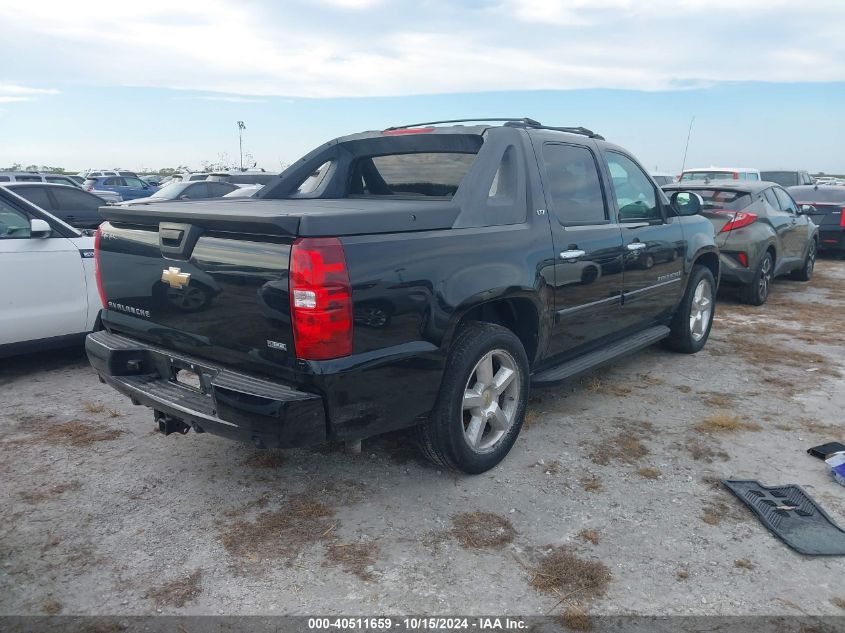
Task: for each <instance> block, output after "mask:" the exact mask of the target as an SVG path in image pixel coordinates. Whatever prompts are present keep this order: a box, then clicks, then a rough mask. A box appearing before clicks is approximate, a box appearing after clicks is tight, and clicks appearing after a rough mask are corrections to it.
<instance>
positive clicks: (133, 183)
mask: <svg viewBox="0 0 845 633" xmlns="http://www.w3.org/2000/svg"><path fill="white" fill-rule="evenodd" d="M83 187H84V189H85V190H86V191H90V192H91V193H93V192H94V191H98V190H105V191H113V192H114V193H116V194H118V195H120V197H121V198H122V199H123V200H134V199H135V198H147V197H149V196H150V195H152V194H153V193H155V192H156V191H158V188H157V187H153V186H151V185H148V184H147V183H145V182H144V181H143V180H141V179H140V178H137V177H132V176H98V177H96V178H88V179H87V180H86V181H85V184H84V185H83Z"/></svg>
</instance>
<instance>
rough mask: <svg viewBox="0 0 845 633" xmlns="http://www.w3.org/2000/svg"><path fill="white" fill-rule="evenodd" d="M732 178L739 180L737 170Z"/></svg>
mask: <svg viewBox="0 0 845 633" xmlns="http://www.w3.org/2000/svg"><path fill="white" fill-rule="evenodd" d="M734 180H739V172H736V171H735V172H734Z"/></svg>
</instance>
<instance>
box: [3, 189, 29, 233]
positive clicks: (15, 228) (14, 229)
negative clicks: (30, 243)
mask: <svg viewBox="0 0 845 633" xmlns="http://www.w3.org/2000/svg"><path fill="white" fill-rule="evenodd" d="M29 233H30V229H29V218H28V217H26V216H25V215H24V214H23V213H21V212H20V211H18V210H17V209H15V208H14V207H13V206H12V205H11V204H9V203H8V202H6V201H5V200H2V199H0V240H9V239H26V238H28V237H29Z"/></svg>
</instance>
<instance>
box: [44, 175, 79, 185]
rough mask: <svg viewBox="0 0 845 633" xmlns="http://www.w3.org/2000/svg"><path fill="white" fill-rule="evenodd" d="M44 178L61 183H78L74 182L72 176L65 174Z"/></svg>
mask: <svg viewBox="0 0 845 633" xmlns="http://www.w3.org/2000/svg"><path fill="white" fill-rule="evenodd" d="M44 180H46V181H47V182H56V183H58V184H60V185H72V186H75V185H76V183H75V182H73V181H72V180H71V179H70V178H65V177H64V176H44Z"/></svg>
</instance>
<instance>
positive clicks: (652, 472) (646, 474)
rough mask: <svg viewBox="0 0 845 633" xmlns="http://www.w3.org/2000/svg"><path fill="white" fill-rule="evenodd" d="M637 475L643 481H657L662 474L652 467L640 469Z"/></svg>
mask: <svg viewBox="0 0 845 633" xmlns="http://www.w3.org/2000/svg"><path fill="white" fill-rule="evenodd" d="M637 474H638V475H639V476H640V477H642V478H643V479H657V478H658V477H660V475H662V474H663V473H662V472H660V469H659V468H654V467H652V466H648V467H646V468H640V469H639V470H638V471H637Z"/></svg>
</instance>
